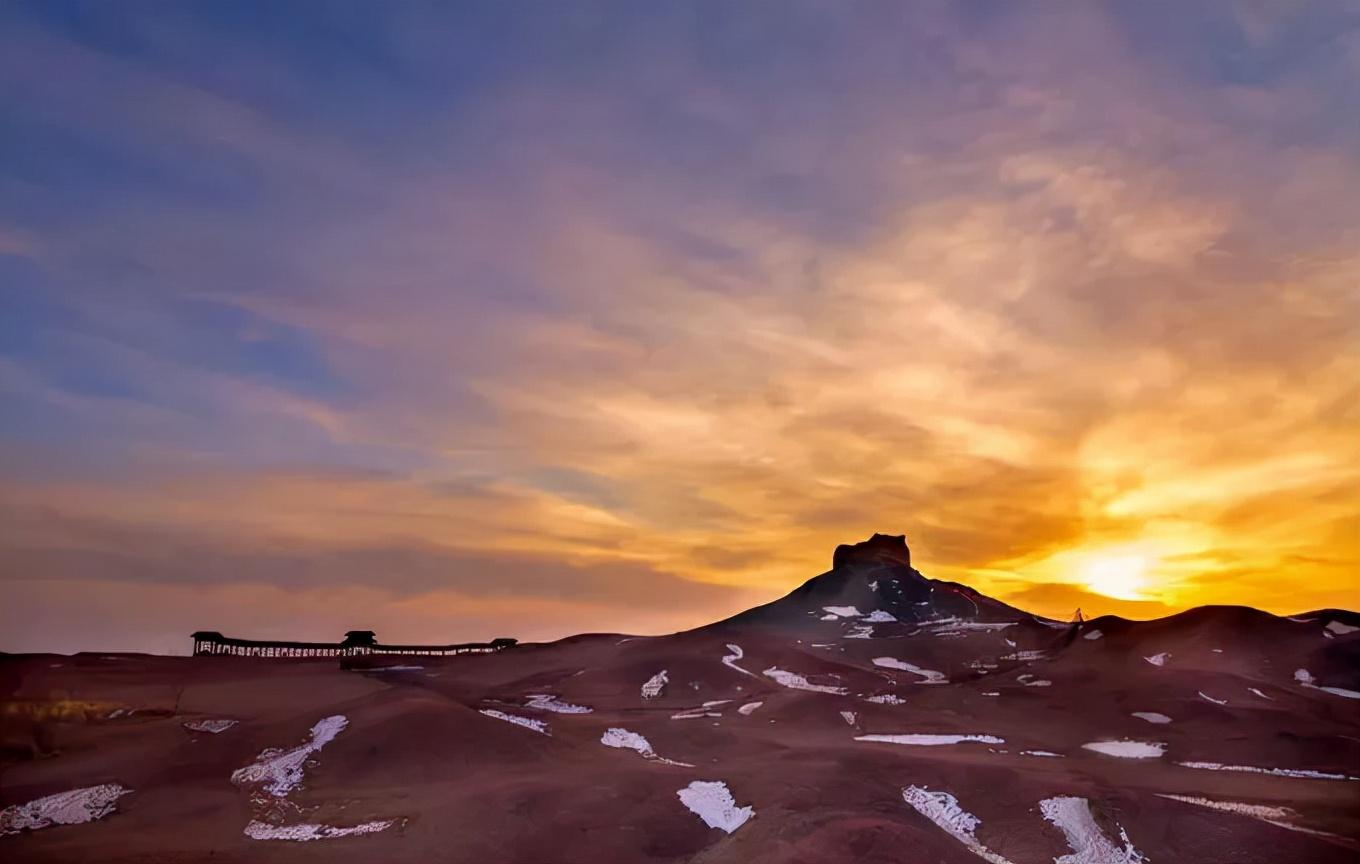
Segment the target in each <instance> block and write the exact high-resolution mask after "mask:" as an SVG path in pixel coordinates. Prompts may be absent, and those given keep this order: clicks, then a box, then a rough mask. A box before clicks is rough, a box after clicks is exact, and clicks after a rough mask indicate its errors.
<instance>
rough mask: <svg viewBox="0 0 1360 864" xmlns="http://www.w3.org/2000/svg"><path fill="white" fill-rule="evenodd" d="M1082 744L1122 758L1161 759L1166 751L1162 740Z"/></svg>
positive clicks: (1084, 747)
mask: <svg viewBox="0 0 1360 864" xmlns="http://www.w3.org/2000/svg"><path fill="white" fill-rule="evenodd" d="M1081 746H1082V748H1083V749H1086V750H1094V751H1095V752H1097V753H1104V754H1105V755H1106V756H1118V757H1119V758H1120V759H1160V758H1161V757H1162V754H1163V753H1165V752H1166V744H1164V743H1163V742H1161V741H1129V740H1127V739H1125V740H1123V741H1092V742H1091V743H1089V744H1083V745H1081Z"/></svg>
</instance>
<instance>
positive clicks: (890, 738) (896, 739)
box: [855, 732, 1006, 747]
mask: <svg viewBox="0 0 1360 864" xmlns="http://www.w3.org/2000/svg"><path fill="white" fill-rule="evenodd" d="M855 740H856V741H872V742H877V743H880V744H906V745H908V746H912V747H940V746H943V745H945V744H963V743H966V742H968V741H976V742H978V743H979V744H1005V743H1006V739H1004V738H997V737H996V736H995V735H936V734H934V733H924V732H913V733H910V734H906V735H856V736H855Z"/></svg>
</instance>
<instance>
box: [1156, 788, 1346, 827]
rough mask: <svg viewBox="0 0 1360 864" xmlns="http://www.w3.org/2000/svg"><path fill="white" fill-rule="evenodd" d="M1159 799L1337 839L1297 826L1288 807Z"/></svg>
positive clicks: (1192, 798)
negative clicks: (1291, 820)
mask: <svg viewBox="0 0 1360 864" xmlns="http://www.w3.org/2000/svg"><path fill="white" fill-rule="evenodd" d="M1157 797H1158V798H1169V799H1171V800H1172V801H1180V802H1182V803H1185V804H1194V805H1195V806H1196V807H1207V808H1209V809H1210V810H1218V811H1220V812H1222V813H1235V814H1237V815H1239V816H1249V817H1251V818H1252V819H1260V820H1261V821H1262V822H1269V823H1270V824H1271V825H1275V826H1277V827H1279V828H1286V829H1288V830H1290V831H1299V832H1301V833H1304V834H1315V835H1317V836H1319V837H1335V836H1337V835H1335V834H1329V833H1327V832H1326V831H1315V830H1313V829H1312V828H1304V827H1303V826H1302V825H1295V824H1294V823H1293V822H1290V821H1289V820H1290V819H1292V818H1293V817H1295V816H1297V815H1298V814H1297V813H1295V812H1294V811H1293V810H1291V809H1289V808H1288V807H1271V806H1269V805H1266V804H1243V803H1240V802H1237V801H1211V800H1210V799H1208V798H1197V797H1195V796H1194V795H1169V794H1167V793H1164V792H1159V793H1157Z"/></svg>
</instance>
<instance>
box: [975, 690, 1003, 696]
mask: <svg viewBox="0 0 1360 864" xmlns="http://www.w3.org/2000/svg"><path fill="white" fill-rule="evenodd" d="M978 695H979V696H1000V695H1001V691H1000V690H992V691H989V692H987V693H979V694H978Z"/></svg>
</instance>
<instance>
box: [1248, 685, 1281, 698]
mask: <svg viewBox="0 0 1360 864" xmlns="http://www.w3.org/2000/svg"><path fill="white" fill-rule="evenodd" d="M1247 689H1248V690H1250V691H1251V692H1253V693H1255V694H1256V695H1257V696H1260V697H1261V698H1262V699H1268V700H1269V701H1271V702H1274V701H1275V697H1274V696H1267V695H1266V694H1264V693H1262V692H1261V691H1260V690H1257V689H1256V688H1255V687H1248V688H1247Z"/></svg>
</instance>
